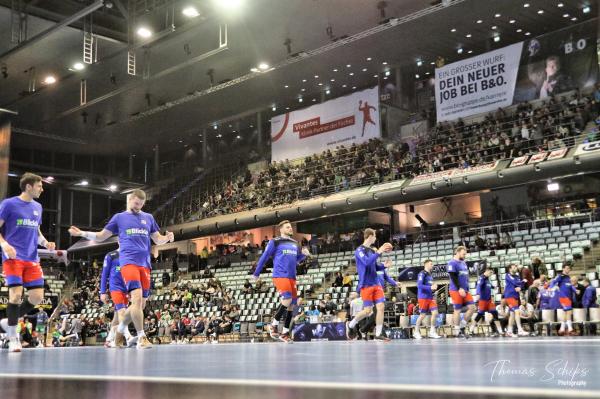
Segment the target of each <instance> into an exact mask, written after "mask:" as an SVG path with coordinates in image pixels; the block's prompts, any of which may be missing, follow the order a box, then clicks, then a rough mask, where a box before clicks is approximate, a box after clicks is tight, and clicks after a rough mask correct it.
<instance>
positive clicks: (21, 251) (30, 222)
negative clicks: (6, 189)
mask: <svg viewBox="0 0 600 399" xmlns="http://www.w3.org/2000/svg"><path fill="white" fill-rule="evenodd" d="M0 220H3V221H4V224H3V225H2V229H0V233H2V236H3V237H4V239H5V240H6V241H7V242H8V243H9V244H10V245H11V246H12V247H13V248H14V249H15V251H16V252H17V257H16V259H18V260H23V261H27V262H39V261H40V258H39V257H38V252H37V247H38V236H39V228H40V225H41V224H42V206H41V205H40V203H39V202H37V201H35V200H32V201H31V202H27V201H23V200H22V199H21V198H19V197H12V198H7V199H5V200H4V201H2V203H0ZM6 259H8V258H7V257H6V255H5V254H4V251H2V261H3V262H4V261H5V260H6Z"/></svg>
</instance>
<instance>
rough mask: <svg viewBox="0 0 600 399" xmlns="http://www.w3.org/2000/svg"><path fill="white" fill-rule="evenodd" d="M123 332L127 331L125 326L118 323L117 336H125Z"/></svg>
mask: <svg viewBox="0 0 600 399" xmlns="http://www.w3.org/2000/svg"><path fill="white" fill-rule="evenodd" d="M125 330H127V324H124V323H119V326H118V327H117V331H118V332H119V334H125Z"/></svg>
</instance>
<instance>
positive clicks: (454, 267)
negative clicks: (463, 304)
mask: <svg viewBox="0 0 600 399" xmlns="http://www.w3.org/2000/svg"><path fill="white" fill-rule="evenodd" d="M448 273H457V274H458V285H459V286H458V287H457V286H456V284H454V281H452V279H450V291H458V290H459V289H460V288H462V289H463V290H465V291H469V268H468V267H467V263H466V262H465V261H464V260H457V259H452V260H450V262H448Z"/></svg>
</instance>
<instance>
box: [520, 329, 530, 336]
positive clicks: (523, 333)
mask: <svg viewBox="0 0 600 399" xmlns="http://www.w3.org/2000/svg"><path fill="white" fill-rule="evenodd" d="M518 335H519V337H529V333H528V332H527V331H525V330H521V331H519V333H518Z"/></svg>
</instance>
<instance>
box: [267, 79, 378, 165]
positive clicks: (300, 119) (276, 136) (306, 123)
mask: <svg viewBox="0 0 600 399" xmlns="http://www.w3.org/2000/svg"><path fill="white" fill-rule="evenodd" d="M380 136H381V130H380V123H379V95H378V88H377V87H374V88H372V89H367V90H363V91H360V92H357V93H352V94H350V95H348V96H344V97H340V98H336V99H334V100H331V101H327V102H324V103H322V104H318V105H313V106H312V107H308V108H305V109H301V110H298V111H293V112H288V113H287V114H284V115H278V116H276V117H274V118H273V119H271V160H272V161H274V162H275V161H283V160H286V159H290V160H292V159H297V158H302V157H306V156H309V155H312V154H316V153H321V152H323V151H326V150H335V148H336V147H338V146H341V145H343V146H345V147H349V146H350V145H352V144H353V143H356V144H360V143H363V142H366V141H369V140H370V139H374V138H378V137H380Z"/></svg>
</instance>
